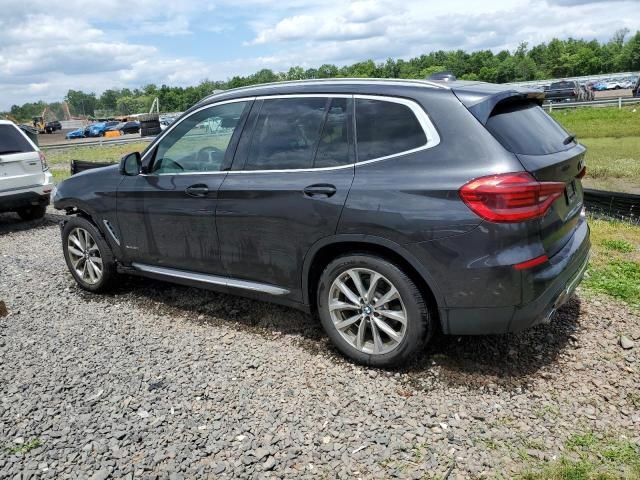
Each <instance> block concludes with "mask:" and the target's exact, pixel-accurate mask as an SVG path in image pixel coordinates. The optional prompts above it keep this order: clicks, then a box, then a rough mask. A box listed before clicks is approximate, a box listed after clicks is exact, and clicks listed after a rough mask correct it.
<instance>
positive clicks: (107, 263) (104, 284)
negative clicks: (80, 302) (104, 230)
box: [62, 217, 116, 293]
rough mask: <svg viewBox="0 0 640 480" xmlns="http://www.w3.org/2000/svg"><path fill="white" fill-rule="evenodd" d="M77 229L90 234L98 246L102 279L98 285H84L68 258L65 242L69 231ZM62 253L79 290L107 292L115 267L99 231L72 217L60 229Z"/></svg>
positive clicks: (89, 224)
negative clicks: (82, 229)
mask: <svg viewBox="0 0 640 480" xmlns="http://www.w3.org/2000/svg"><path fill="white" fill-rule="evenodd" d="M78 227H79V228H84V229H85V230H87V231H88V232H89V233H90V234H91V236H92V237H93V239H94V240H95V241H96V243H97V244H98V249H99V250H100V257H101V258H102V278H101V279H100V281H99V282H98V283H95V284H93V285H92V284H89V283H86V282H85V281H84V280H82V278H81V277H79V276H78V274H77V273H76V271H75V269H74V268H73V265H72V264H71V260H70V258H69V252H68V245H67V240H68V238H69V234H70V233H71V231H72V230H73V229H74V228H78ZM62 251H63V254H64V260H65V262H66V263H67V267H68V268H69V272H70V273H71V275H72V276H73V278H74V280H75V281H76V283H77V284H78V285H79V286H80V288H82V289H83V290H87V291H89V292H95V293H97V292H103V291H107V290H108V289H109V288H110V287H111V285H112V283H113V280H114V277H115V275H116V266H115V261H114V257H113V253H112V252H111V248H110V247H109V245H108V244H107V242H106V240H105V239H104V237H103V236H102V234H101V233H100V231H99V230H98V229H97V228H96V226H95V225H94V224H93V223H91V222H90V221H89V220H87V219H86V218H82V217H72V218H71V219H69V220H68V221H67V222H66V223H65V225H64V227H63V229H62Z"/></svg>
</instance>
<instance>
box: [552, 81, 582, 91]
mask: <svg viewBox="0 0 640 480" xmlns="http://www.w3.org/2000/svg"><path fill="white" fill-rule="evenodd" d="M575 87H576V84H575V82H556V83H552V84H551V86H550V87H549V88H550V89H551V90H557V89H561V88H575Z"/></svg>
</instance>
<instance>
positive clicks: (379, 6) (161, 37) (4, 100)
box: [0, 0, 640, 110]
mask: <svg viewBox="0 0 640 480" xmlns="http://www.w3.org/2000/svg"><path fill="white" fill-rule="evenodd" d="M54 4H55V6H54V7H53V8H52V7H51V5H54ZM88 5H95V4H91V2H89V3H87V1H86V0H83V1H80V0H65V1H63V2H51V1H50V0H30V1H29V2H25V1H24V0H19V1H18V0H0V12H1V14H0V110H4V109H8V108H9V107H10V106H11V105H12V104H14V103H17V104H20V103H23V102H26V101H36V100H39V99H42V100H45V101H55V100H60V99H62V97H63V96H64V94H65V93H66V91H67V90H69V89H81V90H84V91H92V92H95V93H98V94H99V93H101V92H102V91H103V90H105V89H107V88H112V87H116V88H122V87H129V88H132V87H140V86H143V85H145V84H147V83H156V84H158V85H161V84H163V83H164V84H168V85H181V86H186V85H192V84H196V83H198V82H200V81H201V80H203V79H210V80H224V79H227V78H229V77H231V76H233V75H246V74H250V73H253V72H255V71H257V70H259V69H261V68H271V69H273V70H275V71H286V70H288V69H289V68H290V67H291V66H295V65H301V66H303V67H305V68H309V67H317V66H320V65H321V64H323V63H335V64H340V65H342V64H348V63H353V62H356V61H360V60H365V59H369V58H372V59H374V60H380V61H381V60H384V59H386V58H388V57H394V58H409V57H412V56H416V55H420V54H421V53H426V52H430V51H433V50H438V49H445V50H448V49H458V48H462V49H465V50H479V49H491V50H493V51H499V50H501V49H504V48H507V49H514V48H515V47H517V45H518V44H519V43H520V42H522V41H526V42H529V44H531V45H533V44H536V43H540V42H543V41H548V40H550V39H551V38H553V37H559V38H567V37H569V36H573V37H578V38H587V39H594V38H595V39H598V40H601V41H605V40H608V39H609V38H610V36H611V35H612V34H613V32H614V31H616V30H617V29H620V28H623V27H626V28H629V29H630V30H631V31H636V30H639V29H640V16H638V12H639V11H640V1H639V0H620V1H611V0H609V1H602V0H484V1H483V2H481V3H480V2H469V1H468V0H467V1H465V0H447V1H446V2H443V1H432V0H403V1H402V2H398V1H391V0H352V1H344V0H279V1H277V2H270V1H267V0H234V1H231V0H179V1H176V2H172V1H171V0H164V1H158V0H134V1H131V0H108V1H106V2H100V6H99V7H96V8H93V7H91V8H87V6H88ZM472 5H473V6H472Z"/></svg>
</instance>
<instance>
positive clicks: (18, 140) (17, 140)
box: [0, 125, 34, 155]
mask: <svg viewBox="0 0 640 480" xmlns="http://www.w3.org/2000/svg"><path fill="white" fill-rule="evenodd" d="M33 151H34V148H33V146H32V145H31V143H29V141H28V140H27V139H26V138H25V137H24V135H22V132H20V130H18V127H15V126H13V125H0V155H8V154H11V153H25V152H33Z"/></svg>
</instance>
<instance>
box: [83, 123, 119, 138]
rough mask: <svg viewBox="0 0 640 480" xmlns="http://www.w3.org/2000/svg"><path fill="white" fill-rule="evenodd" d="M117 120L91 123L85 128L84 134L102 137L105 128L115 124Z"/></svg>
mask: <svg viewBox="0 0 640 480" xmlns="http://www.w3.org/2000/svg"><path fill="white" fill-rule="evenodd" d="M117 124H118V122H114V121H112V122H98V123H94V124H92V125H89V126H88V127H87V128H86V129H85V136H87V137H103V136H104V132H105V131H106V130H107V128H109V127H112V126H114V125H117Z"/></svg>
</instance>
